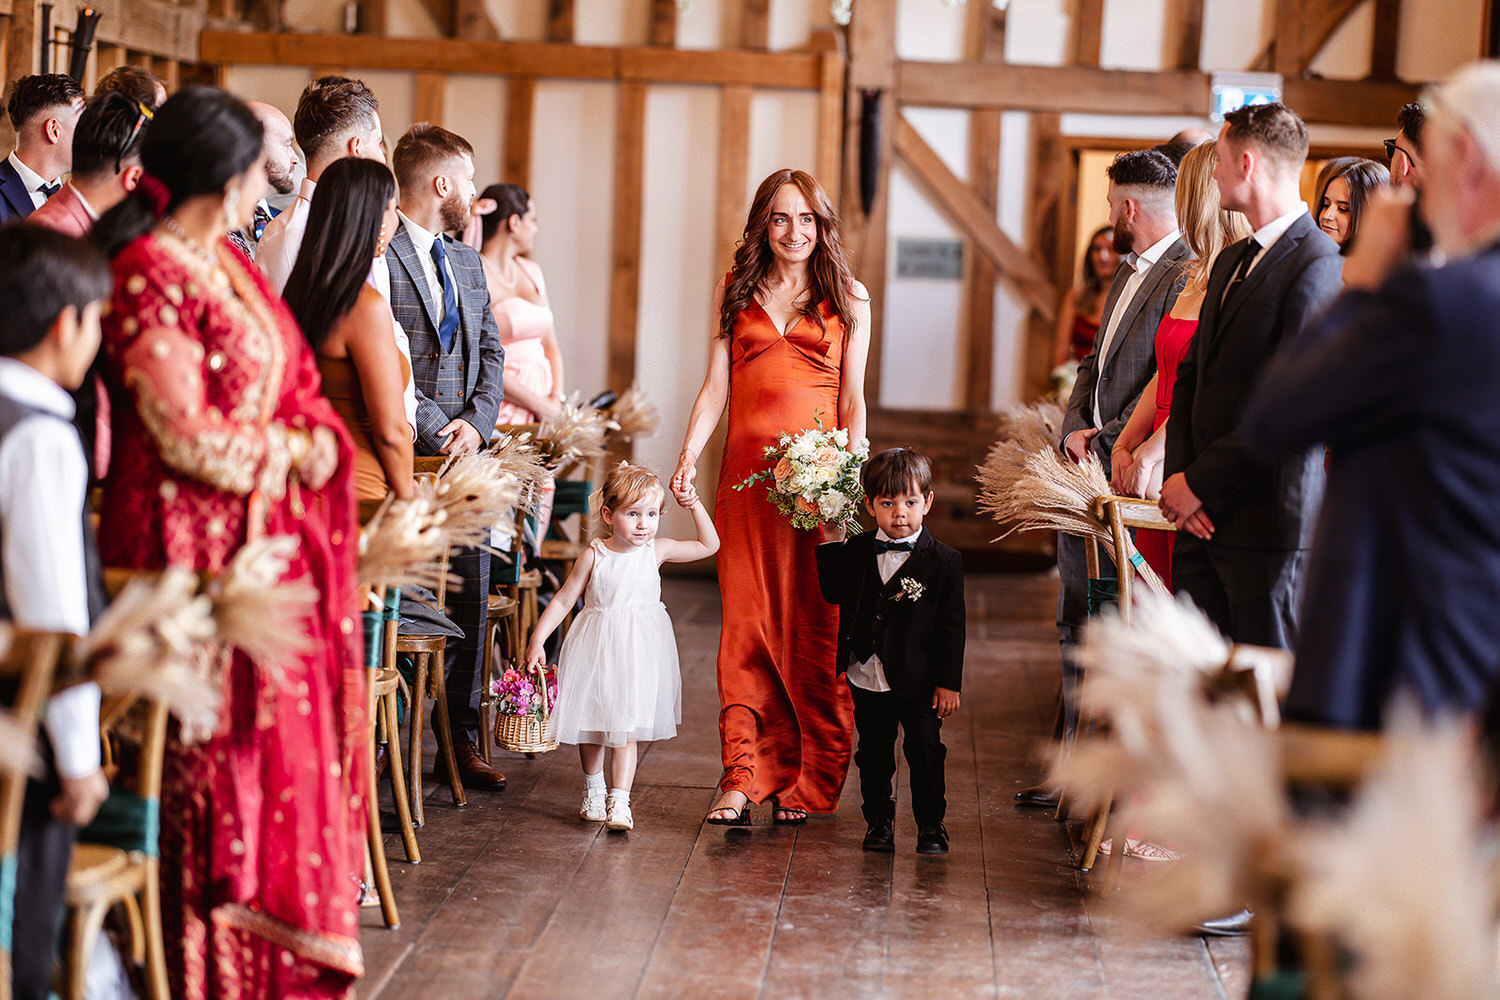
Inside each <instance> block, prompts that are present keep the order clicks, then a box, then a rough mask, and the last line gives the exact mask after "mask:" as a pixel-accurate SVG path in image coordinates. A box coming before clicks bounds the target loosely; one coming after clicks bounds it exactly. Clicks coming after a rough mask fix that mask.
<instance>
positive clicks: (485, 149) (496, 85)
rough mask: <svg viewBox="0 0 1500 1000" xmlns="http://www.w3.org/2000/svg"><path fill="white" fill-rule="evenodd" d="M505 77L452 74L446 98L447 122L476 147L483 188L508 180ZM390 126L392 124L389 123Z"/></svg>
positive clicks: (476, 180)
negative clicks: (505, 173) (505, 167)
mask: <svg viewBox="0 0 1500 1000" xmlns="http://www.w3.org/2000/svg"><path fill="white" fill-rule="evenodd" d="M505 101H506V86H505V78H504V77H498V76H468V75H463V76H450V77H449V78H448V88H447V93H446V94H445V95H444V101H443V121H444V122H447V123H450V124H451V126H452V127H453V130H454V131H456V132H458V133H459V134H460V135H462V136H463V137H464V138H465V139H468V140H469V145H471V146H473V147H474V183H475V184H476V185H477V186H478V187H479V190H481V191H483V190H484V189H485V188H486V187H487V186H489V185H490V184H493V183H495V182H496V181H500V180H504V179H505V178H503V177H501V176H500V165H501V164H502V163H504V162H505V161H504V160H503V159H502V157H503V156H504V155H505V149H504V146H505V112H506V103H505ZM387 127H389V126H387Z"/></svg>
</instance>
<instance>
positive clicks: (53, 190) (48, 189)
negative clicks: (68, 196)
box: [36, 181, 62, 198]
mask: <svg viewBox="0 0 1500 1000" xmlns="http://www.w3.org/2000/svg"><path fill="white" fill-rule="evenodd" d="M36 189H37V190H38V191H40V192H41V193H42V197H44V198H51V197H52V196H53V195H55V194H57V192H59V191H61V190H62V182H61V181H58V182H56V183H53V184H48V183H47V182H46V181H43V182H42V183H41V184H38V185H37V188H36Z"/></svg>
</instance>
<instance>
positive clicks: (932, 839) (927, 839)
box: [917, 823, 948, 854]
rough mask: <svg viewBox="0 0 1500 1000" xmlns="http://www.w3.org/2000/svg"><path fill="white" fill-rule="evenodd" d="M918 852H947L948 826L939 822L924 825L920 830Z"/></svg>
mask: <svg viewBox="0 0 1500 1000" xmlns="http://www.w3.org/2000/svg"><path fill="white" fill-rule="evenodd" d="M917 853H918V854H947V853H948V828H947V827H946V826H944V825H943V824H941V823H939V824H938V825H937V826H924V827H922V828H921V829H920V830H918V831H917Z"/></svg>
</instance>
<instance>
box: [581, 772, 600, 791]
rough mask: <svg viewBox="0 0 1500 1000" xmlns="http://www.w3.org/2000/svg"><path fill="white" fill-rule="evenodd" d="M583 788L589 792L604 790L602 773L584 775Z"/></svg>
mask: <svg viewBox="0 0 1500 1000" xmlns="http://www.w3.org/2000/svg"><path fill="white" fill-rule="evenodd" d="M583 787H584V788H586V789H587V790H589V791H591V792H595V791H602V790H603V789H604V772H603V771H600V772H599V773H597V774H585V775H584V776H583Z"/></svg>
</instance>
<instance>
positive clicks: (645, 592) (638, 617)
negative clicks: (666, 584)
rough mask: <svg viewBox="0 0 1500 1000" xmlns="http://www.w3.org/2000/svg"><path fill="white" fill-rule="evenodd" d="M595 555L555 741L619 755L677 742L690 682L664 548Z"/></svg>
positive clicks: (561, 691)
mask: <svg viewBox="0 0 1500 1000" xmlns="http://www.w3.org/2000/svg"><path fill="white" fill-rule="evenodd" d="M591 548H592V549H593V550H594V570H593V572H592V573H591V574H589V583H588V587H587V588H586V589H585V590H584V597H583V611H581V612H580V613H579V615H578V617H577V618H575V619H574V620H573V627H572V628H571V629H569V630H568V637H567V638H566V639H564V640H563V644H562V651H561V652H560V653H559V654H558V664H557V705H556V707H555V708H554V709H553V712H552V717H551V722H550V726H549V731H550V734H551V735H552V736H553V737H554V738H555V739H557V740H559V741H561V742H563V743H575V744H576V743H598V744H603V745H604V746H611V747H618V746H624V745H625V744H626V743H627V742H646V741H651V740H665V739H671V738H672V737H673V736H676V735H677V726H678V725H679V724H680V723H681V722H682V675H681V674H680V673H679V672H678V667H677V639H676V637H675V635H674V634H673V632H672V619H671V618H669V617H668V616H667V608H666V605H664V604H662V602H661V573H660V572H659V570H658V568H657V561H656V543H655V542H654V541H653V542H647V543H646V544H645V545H640V546H637V547H636V548H634V549H632V550H631V551H630V552H628V553H624V554H621V553H619V552H615V551H613V550H612V549H610V548H609V546H607V545H605V544H604V543H603V542H602V541H595V542H594V543H593V544H592V546H591Z"/></svg>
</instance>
